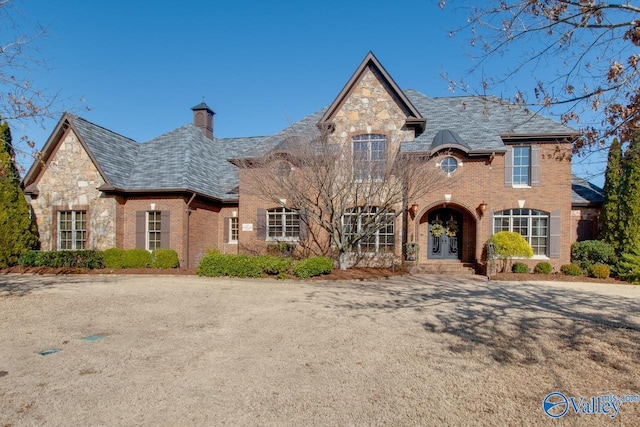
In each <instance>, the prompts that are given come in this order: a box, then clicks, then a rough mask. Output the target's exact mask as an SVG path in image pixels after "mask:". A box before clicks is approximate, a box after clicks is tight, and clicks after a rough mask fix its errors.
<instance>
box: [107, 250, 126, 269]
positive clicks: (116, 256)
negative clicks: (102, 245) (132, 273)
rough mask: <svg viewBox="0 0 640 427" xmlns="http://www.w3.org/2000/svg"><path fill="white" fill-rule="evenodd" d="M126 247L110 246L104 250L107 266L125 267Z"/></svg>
mask: <svg viewBox="0 0 640 427" xmlns="http://www.w3.org/2000/svg"><path fill="white" fill-rule="evenodd" d="M124 252H125V251H124V249H120V248H110V249H107V250H105V251H104V266H105V267H106V268H124Z"/></svg>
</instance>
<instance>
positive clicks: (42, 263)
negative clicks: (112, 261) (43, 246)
mask: <svg viewBox="0 0 640 427" xmlns="http://www.w3.org/2000/svg"><path fill="white" fill-rule="evenodd" d="M103 259H104V254H103V252H102V251H90V250H81V251H27V252H25V253H24V254H23V255H22V256H21V257H20V260H19V262H18V263H19V264H20V265H22V266H24V267H53V268H59V267H69V268H103V267H104V262H103Z"/></svg>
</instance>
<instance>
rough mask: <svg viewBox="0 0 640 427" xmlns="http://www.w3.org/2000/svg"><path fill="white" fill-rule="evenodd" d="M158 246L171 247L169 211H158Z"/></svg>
mask: <svg viewBox="0 0 640 427" xmlns="http://www.w3.org/2000/svg"><path fill="white" fill-rule="evenodd" d="M160 247H161V248H162V249H171V211H162V212H160Z"/></svg>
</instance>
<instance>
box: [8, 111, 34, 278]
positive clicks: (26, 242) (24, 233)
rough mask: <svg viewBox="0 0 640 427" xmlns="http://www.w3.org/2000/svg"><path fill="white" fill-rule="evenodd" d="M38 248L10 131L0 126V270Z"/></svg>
mask: <svg viewBox="0 0 640 427" xmlns="http://www.w3.org/2000/svg"><path fill="white" fill-rule="evenodd" d="M37 245H38V234H37V228H36V225H35V224H34V222H33V221H32V219H31V215H30V208H29V204H28V203H27V200H26V199H25V197H24V193H23V192H22V189H21V188H20V174H19V173H18V168H17V167H16V163H15V155H14V150H13V145H12V141H11V130H10V129H9V125H8V124H7V123H2V124H0V268H2V267H7V266H11V265H15V264H17V263H18V259H19V258H20V255H22V254H23V253H24V252H26V251H27V250H29V249H34V248H36V247H37Z"/></svg>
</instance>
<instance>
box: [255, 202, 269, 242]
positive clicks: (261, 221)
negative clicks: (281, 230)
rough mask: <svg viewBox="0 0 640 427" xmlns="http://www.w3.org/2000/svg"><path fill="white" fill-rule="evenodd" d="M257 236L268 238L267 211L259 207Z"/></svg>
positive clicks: (258, 237)
mask: <svg viewBox="0 0 640 427" xmlns="http://www.w3.org/2000/svg"><path fill="white" fill-rule="evenodd" d="M256 238H257V239H258V240H266V239H267V211H266V210H264V209H262V208H258V211H257V213H256Z"/></svg>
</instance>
